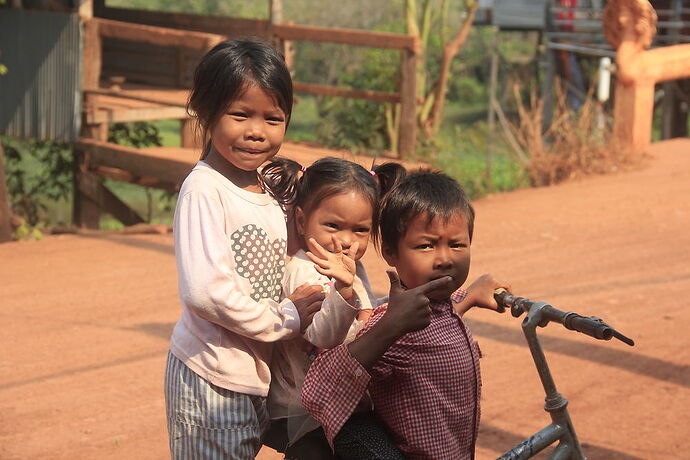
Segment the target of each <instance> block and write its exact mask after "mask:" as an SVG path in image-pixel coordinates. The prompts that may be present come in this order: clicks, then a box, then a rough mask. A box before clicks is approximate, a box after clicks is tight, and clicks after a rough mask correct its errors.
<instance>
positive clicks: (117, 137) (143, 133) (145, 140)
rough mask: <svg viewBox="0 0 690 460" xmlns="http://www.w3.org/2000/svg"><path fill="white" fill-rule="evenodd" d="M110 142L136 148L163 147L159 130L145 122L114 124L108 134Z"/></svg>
mask: <svg viewBox="0 0 690 460" xmlns="http://www.w3.org/2000/svg"><path fill="white" fill-rule="evenodd" d="M108 142H113V143H115V144H120V145H128V146H130V147H136V148H144V147H152V146H156V147H160V146H161V145H162V144H161V137H160V133H159V132H158V128H157V127H156V126H155V125H154V124H152V123H148V122H145V121H136V122H134V123H115V124H113V125H112V126H111V127H110V131H109V132H108Z"/></svg>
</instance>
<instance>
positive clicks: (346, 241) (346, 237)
mask: <svg viewBox="0 0 690 460" xmlns="http://www.w3.org/2000/svg"><path fill="white" fill-rule="evenodd" d="M338 238H339V239H340V244H341V245H342V246H343V249H348V248H349V247H350V246H352V235H350V234H349V233H348V232H343V233H342V234H340V235H339V236H338Z"/></svg>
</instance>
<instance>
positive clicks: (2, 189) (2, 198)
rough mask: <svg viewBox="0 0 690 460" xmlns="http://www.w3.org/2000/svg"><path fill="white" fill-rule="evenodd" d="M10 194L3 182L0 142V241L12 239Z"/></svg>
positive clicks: (2, 157)
mask: <svg viewBox="0 0 690 460" xmlns="http://www.w3.org/2000/svg"><path fill="white" fill-rule="evenodd" d="M10 218H11V214H10V196H9V193H8V192H7V182H5V151H4V149H3V147H2V144H0V243H4V242H5V241H11V240H12V226H11V225H10Z"/></svg>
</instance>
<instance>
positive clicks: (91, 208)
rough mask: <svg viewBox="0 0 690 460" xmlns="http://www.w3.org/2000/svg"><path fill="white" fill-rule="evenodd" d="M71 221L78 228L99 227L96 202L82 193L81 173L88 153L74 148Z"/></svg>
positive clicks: (99, 212)
mask: <svg viewBox="0 0 690 460" xmlns="http://www.w3.org/2000/svg"><path fill="white" fill-rule="evenodd" d="M73 161H74V165H73V168H74V169H73V183H72V184H73V185H72V186H73V190H74V200H73V201H72V223H73V224H74V225H75V226H76V227H79V228H94V229H97V228H98V227H99V222H100V218H101V210H100V208H99V207H98V205H97V204H96V203H94V202H93V201H92V200H91V199H89V198H88V197H87V196H86V195H85V194H84V193H82V191H81V189H82V187H81V183H82V177H81V176H82V173H86V172H87V168H88V165H87V162H88V154H85V153H84V152H81V151H79V150H77V149H74V160H73Z"/></svg>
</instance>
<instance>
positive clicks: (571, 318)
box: [494, 289, 635, 346]
mask: <svg viewBox="0 0 690 460" xmlns="http://www.w3.org/2000/svg"><path fill="white" fill-rule="evenodd" d="M494 299H496V303H497V304H498V312H499V313H503V312H504V311H505V309H506V308H510V312H511V314H512V315H513V316H514V317H516V318H517V317H518V316H520V315H521V314H522V313H523V312H529V310H530V308H532V306H534V305H535V304H536V303H537V302H534V301H532V300H529V299H525V298H524V297H517V296H514V295H513V294H511V293H510V292H508V291H506V290H505V289H497V290H496V291H495V292H494ZM541 305H542V307H541V313H542V315H543V316H544V319H545V320H547V322H548V321H554V322H558V323H561V324H562V325H563V326H564V327H565V328H567V329H570V330H573V331H578V332H582V333H583V334H587V335H589V336H590V337H594V338H595V339H599V340H611V338H612V337H615V338H617V339H618V340H620V341H621V342H624V343H626V344H628V345H630V346H634V345H635V342H634V341H633V340H632V339H630V338H628V337H626V336H624V335H623V334H621V333H620V332H618V331H616V330H615V329H614V328H612V327H611V326H609V325H608V324H606V323H605V322H604V321H603V320H602V319H601V318H597V317H595V316H582V315H579V314H577V313H575V312H572V311H571V312H567V313H566V312H563V311H561V310H558V309H557V308H554V307H552V306H551V305H544V304H541ZM545 325H546V324H542V326H545Z"/></svg>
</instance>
